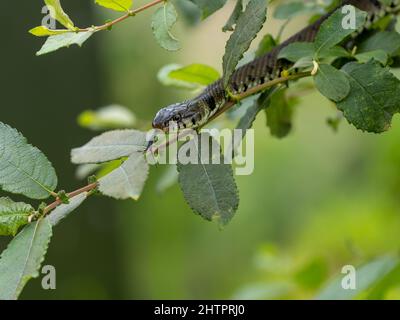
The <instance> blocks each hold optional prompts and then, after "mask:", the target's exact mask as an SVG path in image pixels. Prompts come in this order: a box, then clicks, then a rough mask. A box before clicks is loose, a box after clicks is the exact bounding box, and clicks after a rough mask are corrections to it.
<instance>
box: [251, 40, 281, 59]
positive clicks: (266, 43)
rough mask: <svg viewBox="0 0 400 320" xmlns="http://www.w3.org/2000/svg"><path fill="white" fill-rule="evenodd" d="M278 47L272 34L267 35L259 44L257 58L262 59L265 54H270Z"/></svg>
mask: <svg viewBox="0 0 400 320" xmlns="http://www.w3.org/2000/svg"><path fill="white" fill-rule="evenodd" d="M276 45H277V43H276V41H275V39H274V37H273V36H272V35H270V34H266V35H265V36H264V37H263V38H262V39H261V41H260V43H259V44H258V48H257V50H256V57H261V56H263V55H264V54H267V53H268V52H270V51H271V50H272V49H273V48H274V47H275V46H276Z"/></svg>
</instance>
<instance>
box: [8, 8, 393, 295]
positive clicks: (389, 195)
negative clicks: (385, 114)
mask: <svg viewBox="0 0 400 320" xmlns="http://www.w3.org/2000/svg"><path fill="white" fill-rule="evenodd" d="M64 2H65V4H64V3H63V4H64V7H65V9H66V11H67V12H68V13H69V14H70V16H71V17H73V18H74V20H75V21H76V22H77V24H79V25H83V26H85V25H90V24H92V23H97V22H101V21H103V20H104V19H105V17H111V16H113V14H112V13H111V14H110V12H108V11H107V10H104V9H101V8H95V7H94V5H92V1H78V0H75V1H64ZM144 2H145V1H136V4H135V5H136V6H139V5H140V4H141V3H144ZM42 5H43V4H42V1H39V0H37V1H36V0H35V1H28V2H24V4H23V5H18V6H17V5H16V4H15V3H11V2H5V3H3V4H2V10H0V18H1V19H0V21H1V22H0V23H2V24H3V30H5V28H6V30H7V34H6V35H5V36H4V37H3V42H2V50H1V51H0V63H1V71H2V76H1V78H0V84H1V95H2V99H1V103H2V107H1V119H0V120H1V121H3V122H5V123H8V124H10V125H12V126H13V127H16V128H18V129H19V130H20V131H22V132H23V133H24V135H25V136H27V137H28V139H29V141H30V142H31V143H32V144H34V145H36V146H38V147H39V148H40V149H42V150H43V151H44V152H45V153H46V155H47V156H48V157H49V159H50V160H51V161H52V162H53V164H54V166H55V168H56V169H57V171H58V175H59V180H60V184H59V186H60V187H61V188H66V189H68V190H72V189H74V188H75V187H79V186H80V185H82V182H81V181H78V180H77V179H75V178H74V173H75V168H74V166H72V165H71V164H70V162H69V150H70V149H71V148H72V147H76V146H79V145H82V144H84V143H85V142H86V141H88V140H89V139H90V137H92V136H94V135H96V134H97V133H95V132H90V131H88V130H85V129H82V128H79V126H78V125H77V123H76V118H77V116H78V114H79V113H80V112H82V111H83V110H84V109H96V108H98V107H101V106H104V105H108V104H111V103H118V104H121V105H124V106H127V107H129V108H130V109H131V110H132V111H133V112H135V114H136V115H137V116H138V117H140V118H142V119H146V120H148V121H150V120H151V119H152V116H153V115H154V113H155V112H156V111H157V110H158V109H159V108H160V107H162V106H165V105H168V104H170V103H173V102H176V101H179V100H181V99H183V98H187V97H189V96H190V94H188V93H187V92H183V91H179V90H176V89H173V88H172V89H171V88H165V87H163V86H161V85H160V84H159V83H158V81H157V78H156V74H157V72H158V70H159V69H160V68H161V67H162V66H164V65H165V64H168V63H180V64H187V63H193V62H199V63H205V64H209V65H212V66H214V67H216V68H217V69H219V70H220V69H221V68H220V66H221V57H222V55H223V52H224V44H225V40H226V39H227V35H226V34H223V33H222V31H221V27H222V26H223V24H224V22H225V21H226V19H227V17H228V16H229V13H230V10H231V9H232V4H230V5H228V6H227V7H226V8H225V9H224V10H222V11H221V12H218V13H217V14H215V15H214V16H212V17H211V18H209V19H207V20H206V21H204V22H203V23H202V24H201V25H199V26H196V27H194V28H191V27H189V26H188V25H187V24H185V23H184V22H183V21H180V24H179V26H178V27H177V30H176V34H177V36H178V38H179V39H180V40H181V41H182V47H183V49H182V50H181V51H180V52H178V53H169V52H166V51H164V50H163V49H161V48H160V47H159V46H158V45H157V44H156V42H155V40H154V39H153V37H152V34H151V29H150V18H151V12H152V10H149V11H148V12H145V13H143V14H140V15H138V16H137V17H135V18H134V19H132V20H131V21H128V22H126V23H124V24H121V25H119V26H118V27H116V28H115V30H113V32H110V33H106V32H104V33H100V34H97V35H96V36H95V37H93V39H90V40H89V41H88V42H87V44H85V45H84V47H83V48H82V49H78V48H71V49H68V50H67V49H64V50H61V51H59V52H56V53H54V54H50V55H47V56H43V57H35V55H34V53H35V51H36V50H37V49H39V47H40V45H41V40H40V39H35V38H34V37H32V36H30V35H29V34H28V33H27V30H29V29H30V28H31V27H33V26H36V25H38V24H40V21H41V19H42V14H41V8H42ZM304 21H305V20H304V19H297V20H296V21H295V22H293V23H292V24H291V25H290V27H289V28H288V30H287V32H286V34H290V33H292V32H295V31H296V30H298V27H299V26H300V25H302V24H303V23H304ZM278 28H279V23H278V22H276V21H270V22H269V23H268V25H267V27H266V28H265V29H264V30H263V34H265V33H266V32H272V33H274V32H276V31H277V29H278ZM300 101H301V103H300V104H299V105H298V107H296V116H295V121H294V130H293V132H292V134H291V135H290V136H289V137H288V138H286V139H283V140H277V139H275V138H272V137H271V136H270V134H269V132H268V129H267V128H266V126H265V117H264V115H263V114H260V116H259V117H258V119H257V122H256V124H255V134H256V151H255V155H256V156H255V171H254V173H253V174H252V175H251V176H242V177H237V183H238V186H239V190H240V207H239V210H238V212H237V214H236V216H235V218H234V219H233V221H232V222H231V223H230V224H229V225H228V226H227V227H226V228H224V229H223V230H220V229H219V228H218V227H217V226H216V225H214V224H212V223H209V222H206V221H203V220H202V219H201V218H200V217H198V216H196V215H195V214H193V213H192V212H191V210H190V209H189V207H188V206H187V204H186V203H185V201H184V199H183V196H182V194H181V192H180V189H179V187H178V186H174V187H172V188H171V189H169V190H167V191H166V192H164V193H162V194H159V193H157V192H156V191H155V186H156V182H157V179H158V178H159V177H160V176H161V174H162V173H163V171H164V168H163V167H161V166H160V167H153V168H152V172H151V176H150V180H149V181H148V183H147V184H146V187H145V191H144V193H143V196H142V198H141V199H140V201H139V202H137V203H136V202H133V201H124V202H122V201H120V202H117V201H114V200H110V199H105V198H100V197H98V198H94V199H91V200H90V201H88V202H87V203H85V204H84V205H83V206H82V207H81V208H80V209H79V210H78V211H77V212H76V213H74V214H73V215H71V216H70V217H69V219H67V220H66V221H64V222H63V223H62V224H61V225H60V226H58V227H57V228H56V229H55V232H54V236H53V239H52V242H51V245H50V249H49V252H48V255H47V259H46V262H45V264H51V265H54V266H55V267H56V270H57V289H56V290H53V291H45V290H42V289H41V286H40V280H39V279H36V280H33V281H31V282H30V283H29V284H28V285H27V287H26V289H25V291H24V293H23V295H22V298H25V299H229V298H257V299H263V298H313V297H315V296H317V295H318V293H319V292H320V291H321V290H322V289H323V288H324V287H325V286H326V284H327V283H329V281H330V279H331V278H333V277H335V276H337V275H340V270H341V268H342V266H343V265H346V264H354V265H356V266H357V265H359V264H363V263H366V262H368V261H370V260H371V259H374V258H375V257H382V256H386V255H387V254H390V253H392V254H395V253H396V251H397V250H398V248H399V245H398V244H399V240H400V233H399V230H400V197H399V187H400V148H399V147H398V141H399V138H400V120H399V119H398V118H395V119H394V122H393V127H392V129H391V130H390V131H389V132H388V133H385V134H382V135H372V134H366V133H362V132H359V131H357V130H356V129H355V128H354V127H352V126H350V125H348V124H347V123H345V121H343V123H341V125H340V128H339V131H338V133H334V132H333V130H332V129H331V128H329V127H328V126H327V125H326V119H327V117H329V116H335V114H336V112H335V110H334V108H333V107H332V105H331V104H330V103H329V102H327V101H326V100H324V99H323V98H322V97H321V96H320V95H319V94H318V93H312V94H308V93H307V94H304V96H302V97H301V99H300ZM8 241H9V239H2V240H0V249H1V250H3V249H4V248H5V246H6V244H7V242H8ZM399 278H400V277H399V276H393V277H392V278H391V279H389V280H388V279H386V280H385V282H384V283H383V284H380V286H381V287H382V288H383V289H382V290H380V291H379V294H378V293H376V294H377V295H376V296H375V297H377V298H397V297H400V294H399V291H400V283H399V282H398V281H397V280H398V279H399ZM363 294H364V295H365V292H364V293H363Z"/></svg>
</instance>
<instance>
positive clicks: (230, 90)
mask: <svg viewBox="0 0 400 320" xmlns="http://www.w3.org/2000/svg"><path fill="white" fill-rule="evenodd" d="M345 5H353V6H354V7H357V8H358V9H360V10H363V11H366V12H367V13H368V17H367V19H366V22H365V24H364V25H363V27H362V28H360V29H359V30H356V31H355V34H353V35H352V36H353V38H354V37H355V36H357V35H359V34H360V33H361V32H363V31H365V30H366V29H368V28H369V27H370V26H371V25H373V23H374V22H376V21H378V20H379V19H381V18H382V17H384V16H385V15H387V14H389V13H391V12H394V10H395V9H396V8H398V6H399V5H400V0H390V1H387V0H386V1H385V0H344V1H342V2H341V4H340V5H339V6H337V7H336V8H335V9H333V10H331V11H330V12H328V13H326V14H325V15H323V16H322V17H320V18H319V19H318V20H316V21H315V22H314V23H312V24H310V25H309V26H307V27H305V28H304V29H302V30H301V31H299V32H297V33H296V34H294V35H293V36H291V37H290V38H288V39H287V40H286V41H284V42H282V43H281V44H279V45H278V46H275V47H274V48H273V49H272V50H270V51H269V52H267V53H266V54H265V55H263V56H261V57H259V58H256V59H254V60H253V61H251V62H249V63H247V64H245V65H243V66H241V67H239V68H238V69H236V71H235V72H234V73H233V74H232V76H231V77H230V80H229V82H228V86H227V87H225V86H224V82H223V80H222V79H219V80H217V81H215V82H214V83H212V84H210V85H209V86H207V87H206V88H205V89H204V90H203V91H202V92H201V93H200V94H199V95H198V96H196V97H194V98H193V99H190V100H186V101H183V102H180V103H175V104H172V105H169V106H167V107H165V108H163V109H161V110H160V111H158V112H157V114H156V116H155V118H154V120H153V122H152V126H153V128H155V129H160V130H162V131H164V132H168V131H169V129H170V128H177V129H185V128H189V129H196V128H199V127H201V126H203V125H204V124H206V123H207V122H208V121H209V120H210V119H211V118H212V117H213V116H214V115H216V114H217V113H218V112H219V111H221V109H222V108H223V106H224V105H225V103H227V102H228V101H229V100H231V99H232V95H233V96H235V95H238V94H242V93H245V92H247V91H248V90H250V89H251V88H254V87H256V86H259V85H262V84H264V83H266V82H269V81H272V80H274V79H276V78H279V77H280V76H281V74H282V72H283V71H284V70H287V68H290V67H291V66H293V63H291V62H289V61H288V60H285V59H279V53H280V51H281V50H282V49H283V48H285V47H286V46H288V45H289V44H291V43H294V42H313V41H314V39H315V37H316V35H317V33H318V31H319V29H320V26H321V25H322V23H323V22H324V21H326V20H327V19H328V18H329V17H330V16H331V15H332V14H333V13H334V12H335V11H336V10H337V9H340V8H342V7H343V6H345Z"/></svg>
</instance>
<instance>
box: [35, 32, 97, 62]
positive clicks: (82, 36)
mask: <svg viewBox="0 0 400 320" xmlns="http://www.w3.org/2000/svg"><path fill="white" fill-rule="evenodd" d="M92 35H93V32H91V31H86V32H78V33H75V32H70V33H64V34H59V35H55V36H50V37H48V38H47V40H46V42H45V43H44V45H43V47H42V48H41V49H40V50H39V51H38V52H36V55H37V56H40V55H43V54H47V53H50V52H54V51H57V50H59V49H61V48H64V47H69V46H71V45H73V44H76V45H78V46H80V47H82V45H83V43H84V42H85V41H86V40H88V39H89V38H90V37H91V36H92Z"/></svg>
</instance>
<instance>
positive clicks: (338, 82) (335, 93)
mask: <svg viewBox="0 0 400 320" xmlns="http://www.w3.org/2000/svg"><path fill="white" fill-rule="evenodd" d="M314 83H315V86H316V87H317V89H318V90H319V92H321V93H322V94H323V95H324V96H325V97H327V98H328V99H330V100H333V101H335V102H339V101H341V100H343V99H344V98H346V97H347V96H348V94H349V92H350V83H349V80H347V77H346V75H345V74H344V73H343V71H340V70H338V69H336V68H334V67H332V66H330V65H329V64H320V65H319V69H318V72H317V74H316V75H315V76H314Z"/></svg>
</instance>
